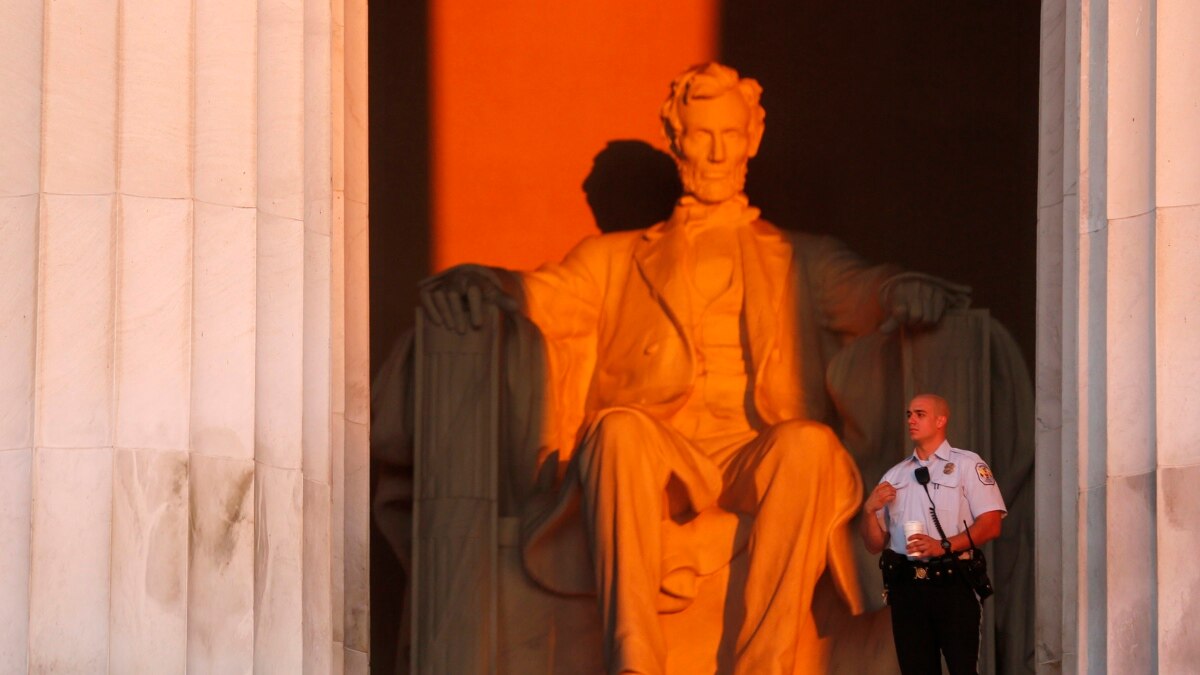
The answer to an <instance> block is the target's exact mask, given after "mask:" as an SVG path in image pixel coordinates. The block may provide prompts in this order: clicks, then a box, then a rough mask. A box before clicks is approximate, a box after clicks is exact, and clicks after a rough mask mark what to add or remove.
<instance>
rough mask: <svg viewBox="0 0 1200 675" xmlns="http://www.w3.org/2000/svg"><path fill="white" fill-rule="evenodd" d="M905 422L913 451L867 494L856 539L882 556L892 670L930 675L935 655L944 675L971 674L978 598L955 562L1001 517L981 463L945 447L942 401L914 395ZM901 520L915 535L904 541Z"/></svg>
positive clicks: (990, 535) (996, 529) (988, 535)
mask: <svg viewBox="0 0 1200 675" xmlns="http://www.w3.org/2000/svg"><path fill="white" fill-rule="evenodd" d="M905 415H906V416H907V418H908V434H909V437H910V438H912V440H913V442H914V443H916V448H915V449H914V451H913V454H912V455H911V456H909V457H908V458H906V459H904V460H903V461H901V462H900V463H899V464H897V465H896V466H894V467H892V468H891V469H890V470H889V471H888V472H887V473H885V474H884V475H883V479H882V480H880V481H879V485H877V486H876V487H875V489H874V490H873V491H872V492H871V494H870V496H868V497H867V500H866V502H865V503H864V504H863V517H862V518H860V521H861V522H860V533H861V534H862V538H863V541H864V542H865V543H866V546H867V550H868V551H870V552H871V553H880V552H882V556H881V558H880V568H881V569H883V572H884V587H885V588H886V589H887V590H886V594H887V602H888V604H889V605H890V606H891V608H892V639H893V640H894V641H895V643H896V656H897V658H898V659H899V661H900V670H901V672H903V673H904V674H905V675H918V674H919V675H925V674H930V675H936V674H937V673H940V672H941V659H940V658H939V652H940V653H941V654H942V655H944V656H945V658H946V666H947V667H948V668H949V671H950V673H951V675H956V674H957V673H975V672H977V671H976V664H977V661H978V659H979V615H980V600H979V598H978V596H977V595H976V593H975V591H974V590H972V587H971V585H970V583H969V581H968V579H965V578H964V569H965V567H964V565H963V563H964V561H965V560H969V558H970V556H972V555H980V554H979V553H978V552H976V551H975V550H974V548H975V547H977V546H982V545H983V544H984V543H985V542H988V541H991V540H992V539H995V538H996V537H998V536H999V535H1000V519H1001V518H1003V517H1004V515H1005V514H1006V513H1007V510H1006V509H1005V508H1004V499H1003V498H1002V497H1001V496H1000V489H999V488H998V487H997V486H996V480H995V479H994V478H993V477H992V471H991V469H989V468H988V465H987V463H986V462H984V461H983V460H982V459H981V458H980V457H979V455H977V454H975V453H973V452H971V451H969V450H960V449H958V448H952V447H950V444H949V443H947V442H946V423H947V422H948V421H949V419H950V408H949V406H948V405H947V404H946V400H945V399H943V398H942V397H941V396H936V395H933V394H920V395H918V396H917V397H915V398H914V399H913V400H912V402H911V403H909V406H908V410H907V411H906V412H905ZM922 468H923V469H924V471H921V469H922ZM926 472H928V473H926ZM931 506H932V507H935V508H936V514H937V517H936V519H935V518H934V517H932V514H931ZM910 521H913V522H911V523H910ZM905 523H910V524H909V526H908V527H909V531H910V532H912V531H914V530H916V531H918V533H914V534H912V535H911V536H908V537H906V536H905ZM916 523H919V524H920V525H919V526H918V525H916ZM939 525H940V528H941V529H940V531H939ZM919 531H923V532H924V533H923V534H921V533H919Z"/></svg>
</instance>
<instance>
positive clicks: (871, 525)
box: [858, 481, 896, 555]
mask: <svg viewBox="0 0 1200 675" xmlns="http://www.w3.org/2000/svg"><path fill="white" fill-rule="evenodd" d="M895 499H896V488H895V487H893V486H892V485H891V484H889V483H887V482H886V481H884V482H881V483H879V485H876V486H875V489H874V490H872V491H871V494H870V496H868V497H867V500H866V502H865V503H864V504H863V510H862V516H861V518H860V519H859V523H858V532H859V534H860V535H862V539H863V543H864V544H866V546H867V551H869V552H870V553H871V554H872V555H874V554H876V553H879V552H880V551H882V550H883V547H884V546H887V543H888V539H889V535H888V531H887V530H886V529H884V527H883V524H882V523H880V522H879V516H878V515H876V514H877V513H878V512H879V510H880V509H882V508H883V507H884V506H886V505H888V504H890V503H891V502H892V501H894V500H895Z"/></svg>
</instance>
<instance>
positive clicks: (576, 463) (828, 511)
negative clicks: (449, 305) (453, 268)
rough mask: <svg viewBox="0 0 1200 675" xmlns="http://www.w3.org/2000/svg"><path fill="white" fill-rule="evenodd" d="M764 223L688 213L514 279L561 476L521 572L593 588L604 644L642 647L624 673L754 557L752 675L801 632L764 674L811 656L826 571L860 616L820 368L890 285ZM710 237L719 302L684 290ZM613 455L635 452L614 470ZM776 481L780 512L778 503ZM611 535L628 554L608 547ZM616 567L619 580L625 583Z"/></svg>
mask: <svg viewBox="0 0 1200 675" xmlns="http://www.w3.org/2000/svg"><path fill="white" fill-rule="evenodd" d="M757 215H758V212H757V210H756V209H752V208H749V207H748V206H747V204H746V202H745V200H744V198H738V199H735V200H731V201H730V202H726V203H725V204H723V205H721V206H720V207H719V208H717V209H712V208H710V207H705V206H703V205H699V204H695V203H688V202H686V201H685V202H683V203H681V205H680V206H679V207H678V208H677V209H676V211H675V214H674V215H673V216H672V218H671V219H670V220H668V221H666V222H664V223H661V224H659V225H657V226H655V227H653V228H650V229H648V230H644V231H637V232H628V233H616V234H609V235H602V236H599V237H593V238H590V239H588V240H585V241H584V242H582V243H581V244H580V245H579V246H578V247H576V248H575V249H574V250H573V251H572V252H571V253H570V254H569V255H568V256H567V257H566V258H565V259H564V260H563V262H562V263H559V264H554V265H547V266H544V267H542V268H541V269H539V270H538V271H536V272H532V273H528V274H525V275H522V277H521V287H522V291H523V294H524V306H525V308H526V313H527V315H528V316H529V318H530V319H531V320H532V321H533V322H534V323H535V324H536V325H537V326H538V328H539V329H540V330H541V332H542V333H543V335H544V336H545V338H546V345H547V352H548V354H547V356H548V361H549V364H548V365H549V367H548V369H547V372H548V374H549V379H550V382H549V384H548V389H549V390H550V391H551V392H552V395H551V396H548V397H547V398H548V399H550V400H552V401H553V402H554V404H555V406H554V409H553V411H552V413H551V418H552V424H551V429H552V433H551V434H550V438H549V440H548V441H547V442H546V443H544V450H545V451H549V450H551V449H553V450H555V451H557V454H555V455H550V454H549V453H548V452H546V453H544V457H543V459H550V458H551V457H555V458H557V460H558V462H557V468H558V470H559V471H558V472H559V474H560V475H561V476H562V480H561V484H560V485H561V487H560V489H558V490H557V491H551V492H547V493H545V494H544V495H542V498H541V499H534V500H531V501H530V502H529V503H528V504H527V508H526V512H525V514H524V516H525V517H524V519H523V520H524V522H523V535H524V536H523V541H524V560H525V564H526V568H527V569H528V571H529V573H530V574H531V576H532V577H533V578H534V579H535V580H537V581H538V582H539V583H540V584H542V585H543V586H545V587H546V588H548V589H550V590H554V591H557V592H561V593H566V594H590V593H596V592H597V589H598V588H599V589H600V590H601V591H602V593H601V607H602V611H603V613H604V614H605V617H604V618H605V621H606V624H605V625H604V629H605V632H606V642H611V641H613V640H618V641H620V640H624V639H629V636H636V639H635V640H634V641H635V642H637V643H638V644H635V645H633V646H631V647H627V651H628V652H629V654H625V655H624V656H621V655H620V654H618V655H617V658H629V659H633V660H634V661H638V660H639V659H641V660H643V661H644V660H647V659H652V658H654V657H653V654H655V653H659V652H660V651H661V645H659V644H657V642H658V641H659V637H658V636H657V635H655V627H653V626H647V625H645V621H644V616H645V614H646V613H648V612H649V611H650V610H652V609H653V608H654V607H655V606H656V607H657V608H658V609H660V610H663V611H673V610H677V609H680V608H682V607H684V606H686V605H687V601H688V600H689V599H690V597H689V596H690V594H694V590H695V577H696V576H703V575H706V574H710V573H712V572H714V571H716V570H718V569H720V568H721V567H722V566H724V565H726V564H728V563H729V561H730V559H731V558H732V557H733V556H735V555H737V554H738V553H739V552H741V551H742V550H743V549H744V548H745V547H746V546H747V545H748V546H749V548H750V554H751V560H750V573H749V579H748V581H747V586H746V589H747V590H746V597H745V599H744V603H743V606H742V608H741V611H744V612H745V616H746V618H747V619H749V620H748V621H746V622H745V623H746V625H745V626H743V629H742V631H741V634H740V635H739V638H738V648H739V649H745V650H748V651H747V652H745V653H743V657H746V655H747V654H749V655H750V656H749V657H748V658H746V659H745V663H746V664H747V665H745V666H744V667H751V668H752V667H753V665H754V664H753V662H752V661H753V657H754V653H753V652H755V650H756V649H757V650H759V651H762V649H765V648H766V647H765V646H764V645H766V643H769V642H771V641H774V642H775V643H776V644H778V643H780V642H786V641H781V640H780V638H779V635H778V634H777V633H778V631H780V630H783V631H790V632H792V633H793V634H796V636H797V639H796V645H797V646H798V647H799V649H798V650H797V649H787V648H784V649H783V650H782V654H783V655H782V656H779V655H778V654H776V655H775V656H774V657H772V658H777V659H784V660H790V659H792V658H793V656H795V655H797V654H799V656H800V657H801V659H800V660H801V661H803V660H804V659H805V658H808V657H809V656H812V655H814V654H815V652H816V649H815V647H816V645H815V644H806V643H809V642H815V640H816V635H815V631H813V630H812V629H811V626H809V627H807V628H805V627H803V626H798V625H797V621H798V620H799V619H798V618H797V617H798V616H799V615H805V614H807V612H806V611H805V610H806V609H807V604H808V602H810V599H811V597H812V589H813V586H815V584H816V582H817V578H818V577H819V576H820V575H821V573H822V572H823V571H824V569H825V568H826V560H828V562H829V565H828V568H829V571H830V573H831V578H832V580H833V582H834V583H835V585H836V586H837V588H838V590H839V591H840V592H841V595H842V596H843V597H844V598H845V599H846V600H847V602H848V604H849V605H850V607H851V608H852V609H854V610H857V608H858V606H859V605H858V602H859V592H858V587H857V580H856V576H855V572H854V564H853V551H852V546H853V543H852V541H851V539H850V537H849V535H848V534H847V529H848V528H847V526H846V524H847V522H848V521H849V519H850V518H851V517H852V516H853V515H854V513H855V512H856V511H857V508H858V505H859V500H860V497H861V483H860V480H859V477H858V473H857V471H856V469H855V467H854V464H853V461H852V460H851V459H850V457H849V456H848V455H847V453H846V452H845V451H844V450H843V449H842V447H841V445H840V443H839V442H838V441H837V438H836V436H834V434H833V433H832V432H831V431H830V430H829V429H828V428H826V427H824V426H821V425H817V424H812V423H811V421H817V422H823V423H827V424H833V423H835V422H836V420H834V419H833V417H832V406H831V405H830V403H829V401H828V399H827V397H826V394H825V382H824V378H825V369H826V365H827V363H828V360H829V359H830V358H831V357H832V355H833V354H834V353H836V351H837V350H838V349H839V348H840V347H841V346H842V345H843V344H844V343H845V342H846V341H848V340H850V339H852V338H854V337H856V336H859V335H862V334H865V333H867V332H870V331H872V330H874V329H875V328H876V327H877V326H878V325H879V322H880V320H881V318H882V315H881V310H880V306H879V302H878V292H879V288H880V286H881V284H882V282H883V281H884V280H885V279H887V278H888V277H889V276H891V275H892V274H894V273H895V271H896V270H895V269H894V268H891V267H883V266H879V267H870V266H867V265H865V264H864V263H863V262H862V261H861V260H860V259H859V258H857V257H856V256H854V255H853V254H852V253H850V252H849V251H848V250H847V249H845V248H844V247H843V246H841V244H840V243H838V242H836V241H835V240H833V239H830V238H825V237H815V236H811V235H804V234H797V233H784V232H782V231H780V230H778V229H777V228H775V227H774V226H772V225H771V224H769V223H767V222H765V221H762V220H759V219H758V218H757ZM706 227H708V228H711V227H718V228H725V233H726V235H727V239H726V241H725V244H726V248H727V249H728V250H729V252H731V253H733V256H734V264H733V267H732V271H731V272H732V273H731V276H730V283H729V284H728V287H727V288H724V289H721V288H717V289H715V290H714V289H704V288H701V287H700V286H699V285H698V284H697V283H696V279H697V277H696V276H695V275H693V274H692V271H693V270H694V269H695V268H696V267H697V266H699V265H703V264H704V262H705V261H704V259H703V256H702V255H701V256H699V257H698V256H696V255H694V251H695V250H696V246H695V244H694V241H693V240H694V239H695V238H696V237H697V236H699V235H698V234H697V233H698V232H699V231H701V230H702V229H703V228H706ZM704 274H705V272H701V277H700V278H701V279H703V278H704V276H703V275H704ZM614 412H616V413H619V415H618V421H616V422H610V418H611V416H612V415H613V413H614ZM804 421H810V423H808V424H805V423H804ZM614 447H615V448H618V449H623V450H622V452H626V451H628V452H636V453H637V454H636V455H634V456H633V457H624V456H622V457H620V458H615V459H614V457H613V452H614V451H613V448H614ZM631 448H632V449H631ZM780 448H782V450H781V449H780ZM602 460H603V461H604V462H610V464H605V465H603V466H602V465H601V461H602ZM643 460H645V461H643ZM622 472H624V473H622ZM776 475H778V476H783V477H784V478H781V479H780V480H781V483H780V484H779V485H778V486H777V487H778V490H777V492H782V493H786V494H785V496H783V497H779V496H776V497H774V498H773V499H774V500H775V501H774V502H772V501H771V500H768V499H767V498H766V497H767V494H768V493H769V492H770V488H769V486H770V484H771V482H772V480H773V479H774V477H775V476H776ZM618 481H625V484H624V485H621V486H620V487H618V486H617V485H615V484H613V483H616V482H618ZM788 481H792V482H790V483H789V482H788ZM660 483H662V484H660ZM632 486H640V487H632ZM664 488H667V489H664ZM638 490H640V492H638ZM634 492H636V494H630V493H634ZM643 493H644V494H643ZM664 495H670V498H666V497H664ZM622 500H626V501H622ZM629 500H633V501H629ZM781 500H782V501H781ZM664 501H666V502H667V503H666V504H664ZM630 511H632V512H633V513H632V514H631V513H629V512H630ZM647 512H651V513H652V514H653V515H652V516H650V517H652V521H647V517H648V516H647V515H646V513H647ZM581 515H586V516H587V517H586V518H581ZM581 521H588V522H591V523H592V525H593V526H592V528H591V529H589V528H587V527H585V526H584V523H583V522H581ZM756 521H761V522H756ZM648 533H649V534H648ZM619 537H626V538H628V540H629V541H628V542H627V543H626V544H625V545H624V546H623V547H622V546H619V545H613V544H612V542H613V541H614V538H619ZM634 541H636V542H637V545H636V546H634V545H632V544H633V542H634ZM618 550H619V553H618V552H617V551H618ZM646 557H649V558H654V559H661V561H662V563H661V568H658V569H655V568H654V565H650V564H648V563H646V561H645V560H644V559H643V558H646ZM618 560H619V562H618ZM756 561H757V562H756ZM597 563H598V564H597ZM756 568H757V569H758V571H757V572H756ZM622 569H625V570H630V571H629V572H625V573H622V574H623V576H621V577H620V578H617V574H615V570H622ZM632 570H637V573H633V572H632ZM660 587H661V592H659V589H660ZM655 596H657V597H655ZM780 598H783V599H785V600H786V602H784V601H781V600H780ZM622 604H625V605H627V607H626V611H622V610H620V609H616V608H618V607H619V606H621V605H622ZM628 605H640V609H635V608H631V607H628ZM797 610H799V611H797ZM756 631H757V636H758V639H756ZM643 643H644V644H643ZM774 651H775V652H780V649H779V648H778V647H774ZM641 652H645V654H644V655H641V656H639V653H641ZM764 653H765V652H764ZM629 665H635V666H636V665H637V664H636V663H631V664H629ZM762 665H766V664H762ZM787 667H788V668H790V664H788V666H787ZM648 669H649V668H648ZM739 669H741V666H740V667H739ZM798 670H804V669H803V668H798ZM748 672H749V671H748Z"/></svg>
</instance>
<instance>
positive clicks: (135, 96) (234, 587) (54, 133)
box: [0, 0, 369, 673]
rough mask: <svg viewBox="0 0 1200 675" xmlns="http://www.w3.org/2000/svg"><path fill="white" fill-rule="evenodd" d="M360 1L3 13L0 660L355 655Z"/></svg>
mask: <svg viewBox="0 0 1200 675" xmlns="http://www.w3.org/2000/svg"><path fill="white" fill-rule="evenodd" d="M365 12H366V3H365V0H334V1H333V2H328V1H323V0H259V2H257V3H255V2H244V1H242V0H56V1H55V2H43V1H42V0H12V2H8V3H6V4H5V7H4V10H3V11H2V12H0V16H2V17H3V19H4V20H3V21H0V63H2V64H3V66H0V92H3V95H2V96H0V119H3V120H4V124H3V125H2V126H0V147H3V148H5V150H4V152H3V153H0V241H2V242H3V245H0V288H2V289H3V290H4V292H3V293H0V363H3V364H4V376H3V377H0V541H4V542H5V546H4V547H0V625H3V626H5V628H4V630H3V631H0V672H25V671H29V672H34V673H42V672H55V673H74V672H80V673H84V672H86V673H91V672H114V673H116V672H188V671H191V672H221V673H235V672H250V671H260V672H285V673H299V672H306V673H307V672H312V673H330V672H361V673H365V672H366V670H367V668H366V666H367V653H368V649H369V645H368V642H367V635H368V633H369V630H368V626H367V616H368V605H367V603H368V593H367V584H366V566H367V551H366V542H367V530H366V523H367V511H368V509H367V504H366V502H365V495H366V494H367V491H368V483H367V474H366V466H367V463H366V458H367V441H366V436H367V433H366V424H367V416H366V413H365V411H366V408H367V405H368V387H367V386H366V378H367V361H366V360H367V343H366V331H365V325H366V320H367V315H366V311H367V309H366V308H367V302H366V283H367V282H366V280H367V274H366V256H365V246H366V236H365V234H366V225H367V223H366V208H365V204H366V163H367V162H366V151H365V147H366V145H365V139H366V119H365V109H366V89H365V81H366V73H365V68H366V64H365V59H364V58H362V57H361V55H360V52H361V53H363V54H365V39H366V30H365V16H366V14H365Z"/></svg>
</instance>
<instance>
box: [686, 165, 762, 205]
mask: <svg viewBox="0 0 1200 675" xmlns="http://www.w3.org/2000/svg"><path fill="white" fill-rule="evenodd" d="M703 170H704V169H703V168H702V167H701V166H700V165H699V164H694V163H686V164H685V163H683V162H680V163H679V178H680V181H681V182H682V183H683V193H684V194H686V195H691V196H693V197H695V198H696V199H698V200H699V201H701V202H703V203H705V204H719V203H721V202H723V201H725V200H727V199H730V198H731V197H736V196H737V195H739V194H741V193H742V190H744V189H745V187H746V164H745V162H743V163H742V164H739V165H738V166H735V167H732V168H731V169H730V170H729V173H728V174H726V175H725V176H722V177H720V178H712V177H706V176H703V175H701V174H702V171H703Z"/></svg>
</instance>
